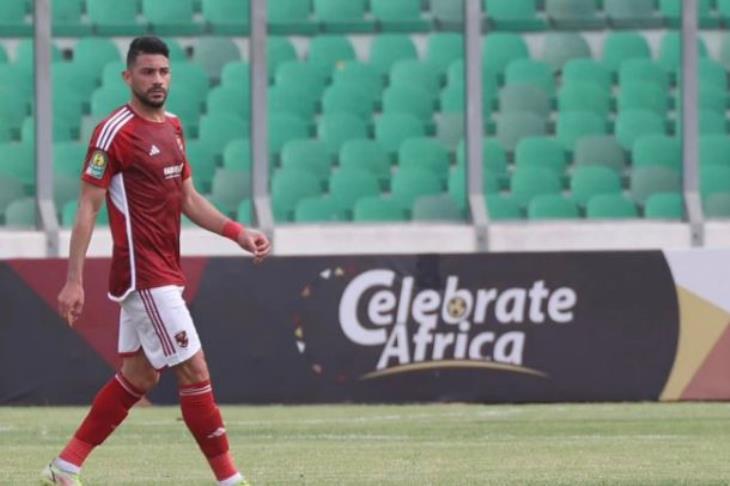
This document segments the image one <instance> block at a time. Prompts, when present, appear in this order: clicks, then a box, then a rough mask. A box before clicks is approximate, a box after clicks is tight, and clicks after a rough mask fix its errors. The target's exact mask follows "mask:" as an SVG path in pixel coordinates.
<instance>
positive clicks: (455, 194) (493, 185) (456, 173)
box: [447, 166, 499, 213]
mask: <svg viewBox="0 0 730 486" xmlns="http://www.w3.org/2000/svg"><path fill="white" fill-rule="evenodd" d="M466 174H467V169H466V167H464V166H457V167H454V168H453V169H451V171H450V172H449V180H448V183H447V190H448V193H449V197H451V199H452V200H453V201H454V202H456V206H457V207H458V208H459V210H461V211H462V212H463V213H466V210H467V207H468V205H469V202H468V200H467V193H468V190H467V177H466ZM482 191H483V192H484V194H487V195H490V194H497V193H499V181H498V180H497V178H496V177H495V176H494V175H493V174H490V173H489V172H487V171H484V172H483V173H482Z"/></svg>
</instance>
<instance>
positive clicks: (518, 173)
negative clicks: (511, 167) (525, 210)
mask: <svg viewBox="0 0 730 486" xmlns="http://www.w3.org/2000/svg"><path fill="white" fill-rule="evenodd" d="M511 187H512V197H514V199H515V201H517V203H519V204H520V205H521V206H526V205H527V204H528V203H529V202H530V200H531V199H532V198H533V197H535V196H539V195H541V194H559V193H560V190H561V187H562V184H561V183H560V178H559V177H558V176H557V175H556V174H555V173H553V171H551V170H550V169H546V168H540V167H521V168H518V169H515V171H514V172H513V173H512V184H511Z"/></svg>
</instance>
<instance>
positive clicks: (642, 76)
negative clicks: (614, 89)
mask: <svg viewBox="0 0 730 486" xmlns="http://www.w3.org/2000/svg"><path fill="white" fill-rule="evenodd" d="M618 76H619V83H620V84H621V86H624V85H627V84H634V83H653V84H656V85H657V86H658V87H659V88H661V89H662V90H663V91H664V92H665V93H667V90H668V89H669V77H668V75H667V71H666V70H665V69H664V68H662V67H661V66H660V65H659V64H657V63H655V62H654V61H652V60H650V59H627V60H626V61H624V62H623V63H621V67H620V68H619V75H618ZM665 96H666V94H665Z"/></svg>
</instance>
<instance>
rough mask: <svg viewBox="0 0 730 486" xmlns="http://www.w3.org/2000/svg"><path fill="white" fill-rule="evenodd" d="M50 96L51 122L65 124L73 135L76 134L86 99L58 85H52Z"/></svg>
mask: <svg viewBox="0 0 730 486" xmlns="http://www.w3.org/2000/svg"><path fill="white" fill-rule="evenodd" d="M52 96H53V97H52V108H53V123H61V124H63V125H66V126H67V127H68V128H70V129H71V130H72V133H73V134H74V137H76V136H78V133H79V128H80V127H81V117H82V115H83V113H84V105H85V104H86V99H85V98H83V97H82V96H80V95H78V94H76V93H73V92H69V91H65V92H64V90H63V88H62V87H59V86H54V88H53V95H52Z"/></svg>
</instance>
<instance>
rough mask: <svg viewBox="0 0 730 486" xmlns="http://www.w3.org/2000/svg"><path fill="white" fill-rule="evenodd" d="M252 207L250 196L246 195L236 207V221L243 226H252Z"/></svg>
mask: <svg viewBox="0 0 730 486" xmlns="http://www.w3.org/2000/svg"><path fill="white" fill-rule="evenodd" d="M253 213H254V207H253V201H252V200H251V198H249V197H247V198H245V199H243V201H241V202H240V203H238V207H237V208H236V221H238V222H239V223H241V224H242V225H244V226H253V222H254V214H253Z"/></svg>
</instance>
